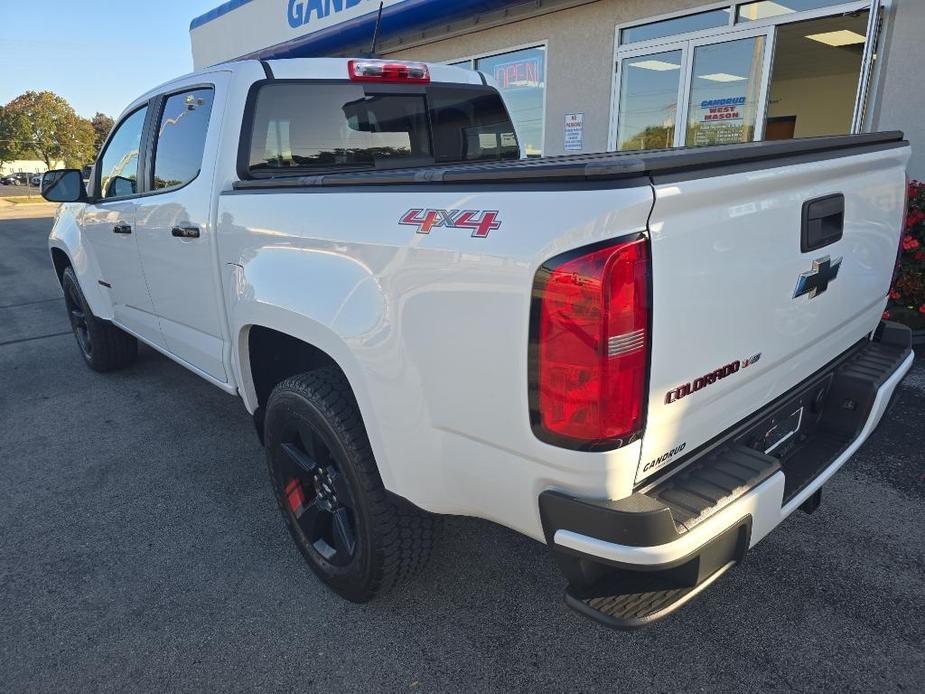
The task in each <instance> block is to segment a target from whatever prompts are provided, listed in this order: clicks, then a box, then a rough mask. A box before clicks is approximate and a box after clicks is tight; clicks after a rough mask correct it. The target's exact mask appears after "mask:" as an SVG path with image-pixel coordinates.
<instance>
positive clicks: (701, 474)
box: [646, 445, 780, 534]
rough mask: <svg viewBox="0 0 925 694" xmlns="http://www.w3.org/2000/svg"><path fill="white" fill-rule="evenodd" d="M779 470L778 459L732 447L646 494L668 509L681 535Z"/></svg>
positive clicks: (670, 478)
mask: <svg viewBox="0 0 925 694" xmlns="http://www.w3.org/2000/svg"><path fill="white" fill-rule="evenodd" d="M778 470H780V463H779V462H778V460H777V459H776V458H772V457H771V456H769V455H765V454H764V453H761V452H760V451H756V450H754V449H751V448H746V447H745V446H739V445H736V446H730V447H728V448H723V449H721V450H719V451H717V452H716V453H713V454H711V455H708V456H704V458H702V459H701V460H698V461H695V462H694V463H692V464H691V465H690V466H689V467H687V468H685V469H683V470H682V471H681V472H679V473H677V474H675V475H672V476H671V477H669V478H668V479H666V480H665V481H663V482H661V483H659V484H657V485H656V486H655V487H653V488H652V489H650V490H648V491H647V492H646V496H649V497H651V498H653V499H655V500H656V501H660V502H661V503H663V504H664V505H665V506H667V507H668V508H669V509H671V516H672V518H674V522H675V526H676V527H677V530H678V533H679V534H680V533H684V532H687V531H688V530H690V529H691V528H693V527H694V526H695V525H697V524H698V523H700V522H702V521H704V520H706V519H707V518H709V517H710V516H711V515H713V514H714V513H716V512H717V511H719V510H720V509H722V508H724V507H725V506H727V505H728V504H730V503H732V502H733V501H735V500H736V499H738V498H739V497H740V496H742V494H744V493H745V492H747V491H749V490H750V489H754V488H755V487H757V486H758V485H759V484H761V483H762V482H764V481H765V480H766V479H767V478H768V477H770V476H771V475H773V474H774V473H775V472H777V471H778Z"/></svg>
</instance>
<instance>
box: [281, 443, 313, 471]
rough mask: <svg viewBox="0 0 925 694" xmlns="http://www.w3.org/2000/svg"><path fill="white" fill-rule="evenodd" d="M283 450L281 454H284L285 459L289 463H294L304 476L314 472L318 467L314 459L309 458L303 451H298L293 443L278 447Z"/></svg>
mask: <svg viewBox="0 0 925 694" xmlns="http://www.w3.org/2000/svg"><path fill="white" fill-rule="evenodd" d="M280 448H282V449H283V453H285V454H286V457H287V458H288V459H289V461H290V462H291V463H294V464H295V465H296V466H297V467H298V469H299V470H300V471H302V472H304V473H305V474H308V475H311V474H313V473H314V472H315V468H317V467H318V464H317V463H316V462H315V461H314V459H313V458H312V457H311V456H309V455H308V454H307V453H305V452H304V451H302V450H300V449H299V447H298V446H296V445H295V444H294V443H284V444H282V445H281V446H280Z"/></svg>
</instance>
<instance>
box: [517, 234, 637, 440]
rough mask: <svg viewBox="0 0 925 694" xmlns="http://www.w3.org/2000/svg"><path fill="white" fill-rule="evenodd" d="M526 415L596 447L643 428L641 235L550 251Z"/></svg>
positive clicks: (539, 290)
mask: <svg viewBox="0 0 925 694" xmlns="http://www.w3.org/2000/svg"><path fill="white" fill-rule="evenodd" d="M531 310H532V316H531V370H532V373H531V384H530V385H531V392H530V408H531V421H532V424H533V429H534V431H535V432H536V435H537V436H538V437H539V438H540V439H542V440H544V441H546V442H548V443H553V444H556V445H560V446H565V447H568V448H577V449H583V450H595V449H597V450H600V449H605V448H616V447H618V446H621V445H624V444H626V443H629V442H631V441H633V440H635V438H636V436H637V435H638V434H639V432H640V431H641V429H642V423H643V413H644V409H643V408H644V398H645V388H646V378H647V374H648V366H649V337H648V333H649V254H648V245H647V241H646V239H645V238H644V237H641V236H637V237H634V238H632V239H630V240H626V241H623V242H618V243H610V242H608V243H607V244H606V245H601V244H597V245H595V246H591V247H588V248H583V249H578V250H577V251H572V252H570V253H566V254H564V255H561V256H558V257H556V258H553V259H552V260H550V261H548V262H547V263H545V264H544V265H543V267H541V268H540V269H539V271H538V272H537V274H536V278H535V280H534V289H533V307H532V309H531Z"/></svg>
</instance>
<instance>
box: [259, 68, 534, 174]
mask: <svg viewBox="0 0 925 694" xmlns="http://www.w3.org/2000/svg"><path fill="white" fill-rule="evenodd" d="M251 99H252V104H251V107H250V108H249V109H248V113H249V114H250V115H249V117H245V126H244V127H245V131H244V132H245V138H248V133H249V139H245V142H244V145H245V146H244V148H243V150H242V159H244V160H242V162H241V163H242V166H241V169H242V171H241V173H242V175H245V176H246V177H250V178H261V177H266V176H279V175H298V174H312V173H324V172H337V171H353V170H357V171H359V170H370V169H385V168H400V167H413V166H427V165H431V164H446V163H453V162H473V161H498V160H503V159H518V158H519V157H520V148H519V145H518V142H517V136H516V134H515V131H514V125H513V123H512V122H511V119H510V116H509V115H508V113H507V110H506V109H505V107H504V102H503V101H502V99H501V97H500V95H499V94H498V93H497V92H496V91H495V90H494V89H491V88H489V87H483V86H480V85H456V84H440V83H432V84H428V85H426V86H421V85H402V84H376V85H368V84H356V83H352V82H343V83H340V82H335V83H329V82H306V81H288V80H279V81H272V82H266V83H263V84H261V85H260V86H258V87H257V88H256V91H255V92H254V93H253V94H252V96H251Z"/></svg>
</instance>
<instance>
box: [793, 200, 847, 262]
mask: <svg viewBox="0 0 925 694" xmlns="http://www.w3.org/2000/svg"><path fill="white" fill-rule="evenodd" d="M802 226H803V228H802V232H801V234H800V251H801V252H802V253H808V252H809V251H815V250H817V249H819V248H823V247H824V246H828V245H829V244H832V243H835V242H836V241H838V240H839V239H841V237H842V234H843V233H844V231H845V196H844V195H842V194H841V193H836V194H835V195H826V196H824V197H821V198H816V199H815V200H807V201H806V202H804V203H803V219H802Z"/></svg>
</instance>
